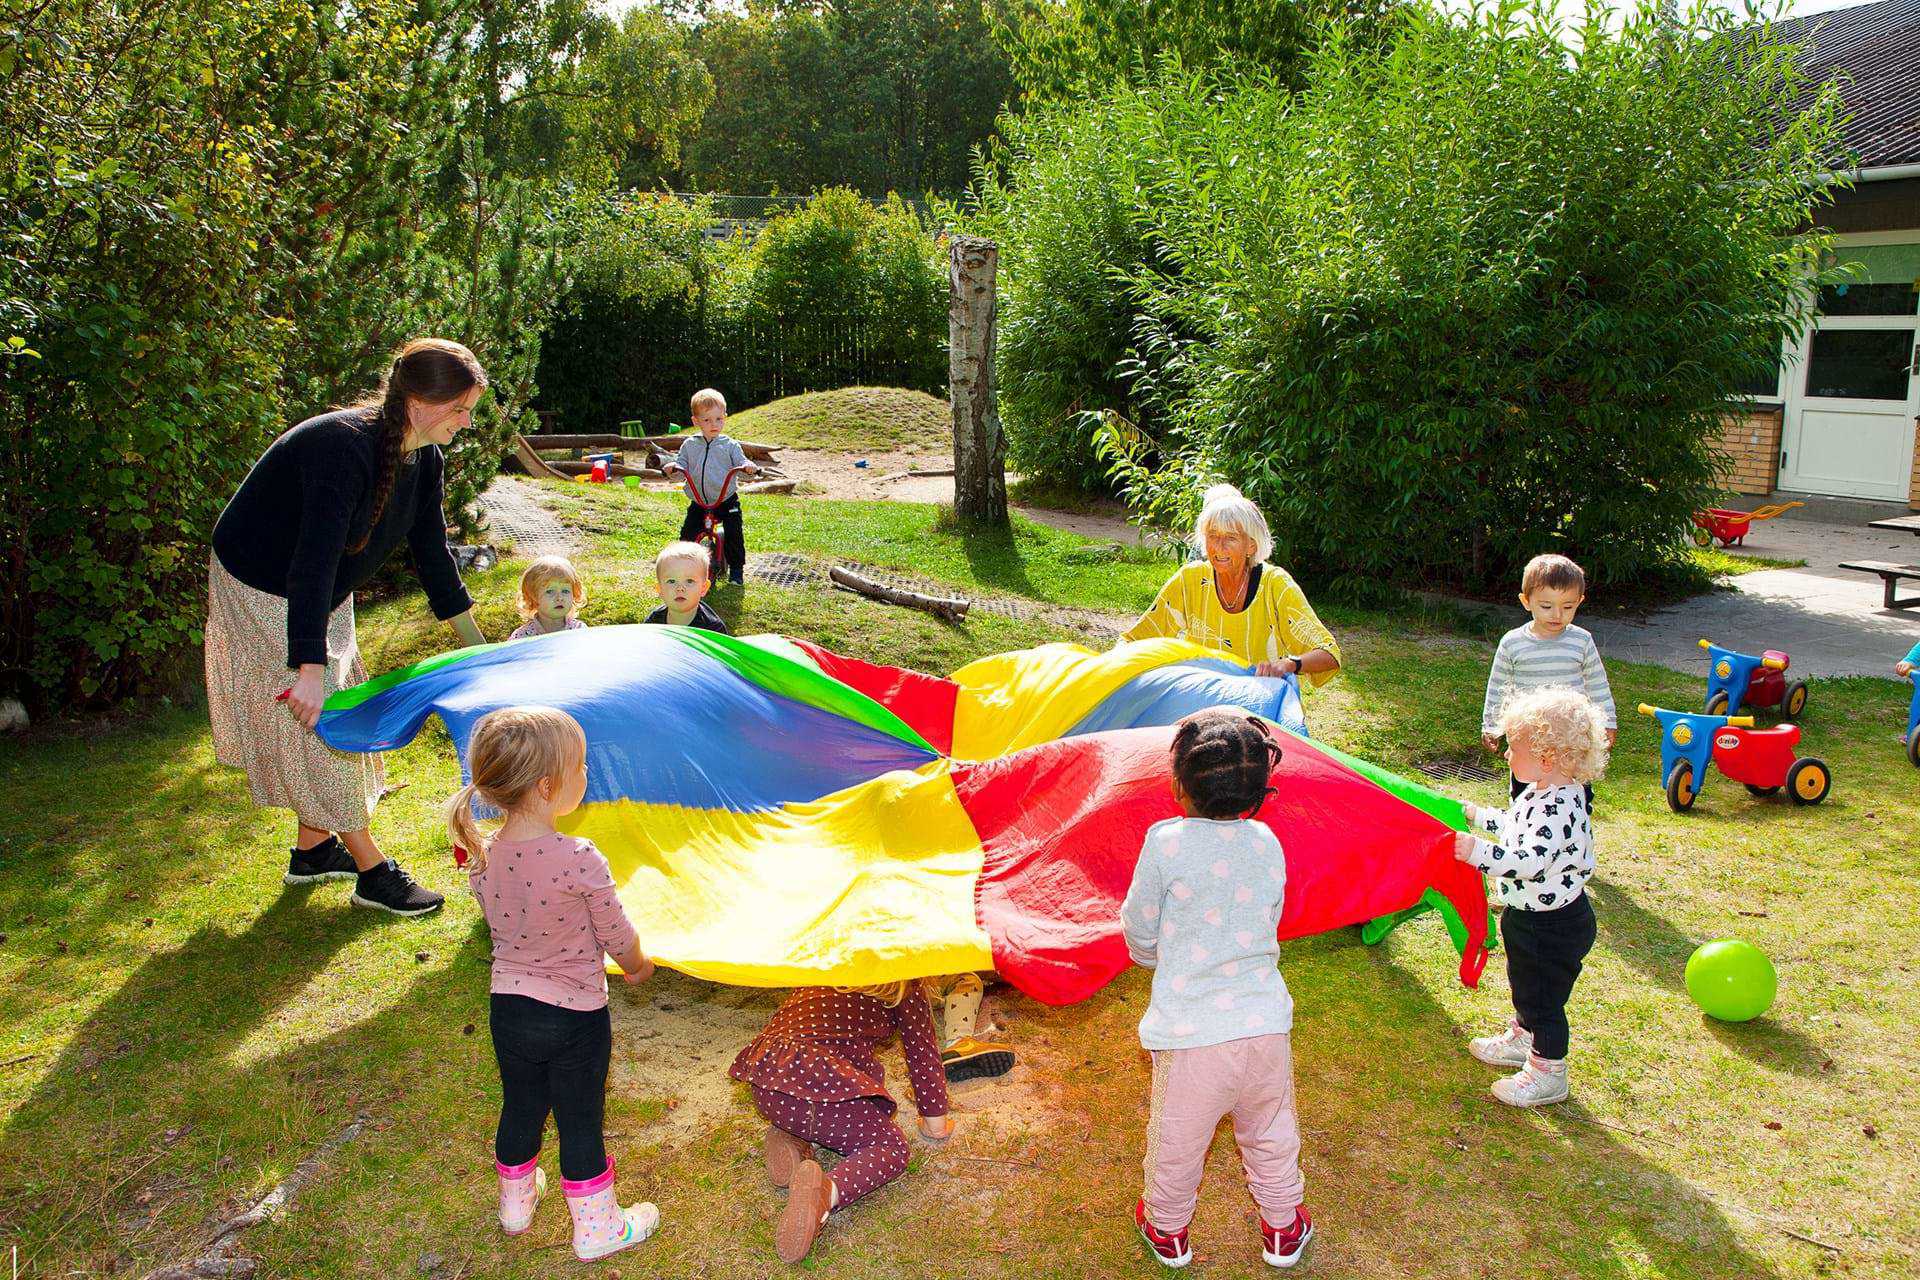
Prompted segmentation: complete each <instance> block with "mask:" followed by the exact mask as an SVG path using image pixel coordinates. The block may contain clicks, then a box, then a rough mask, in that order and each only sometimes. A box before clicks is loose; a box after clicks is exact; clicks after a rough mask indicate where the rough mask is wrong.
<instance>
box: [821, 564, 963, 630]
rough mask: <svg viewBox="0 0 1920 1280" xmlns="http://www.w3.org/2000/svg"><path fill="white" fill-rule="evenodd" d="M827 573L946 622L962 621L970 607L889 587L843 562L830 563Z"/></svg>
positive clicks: (845, 586) (951, 599) (875, 596)
mask: <svg viewBox="0 0 1920 1280" xmlns="http://www.w3.org/2000/svg"><path fill="white" fill-rule="evenodd" d="M827 576H828V577H829V578H831V579H832V580H833V583H834V585H835V586H838V587H841V588H843V589H844V590H847V591H851V592H853V593H854V594H856V595H863V596H866V597H868V598H869V599H872V600H879V601H883V602H884V603H886V604H897V605H899V606H901V607H902V608H905V609H918V610H920V611H921V612H922V613H931V614H933V615H934V616H935V617H937V618H940V619H942V620H944V621H946V622H965V621H966V619H967V610H969V609H971V608H972V607H973V601H971V600H961V599H957V598H954V597H949V596H926V595H921V594H920V593H919V592H918V591H905V590H902V589H901V588H899V587H889V586H887V585H886V584H885V583H883V582H875V581H874V580H873V579H872V578H869V577H866V576H865V575H863V574H858V573H855V572H854V571H853V570H851V569H849V568H847V567H845V566H844V565H834V566H833V567H832V568H831V569H829V570H827Z"/></svg>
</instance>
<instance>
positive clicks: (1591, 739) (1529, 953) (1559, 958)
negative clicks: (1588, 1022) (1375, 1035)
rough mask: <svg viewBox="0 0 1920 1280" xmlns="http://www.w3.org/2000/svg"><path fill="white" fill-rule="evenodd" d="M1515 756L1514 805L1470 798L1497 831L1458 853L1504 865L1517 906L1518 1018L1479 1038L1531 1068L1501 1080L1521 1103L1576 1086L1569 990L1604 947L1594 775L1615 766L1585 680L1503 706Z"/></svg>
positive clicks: (1478, 816)
mask: <svg viewBox="0 0 1920 1280" xmlns="http://www.w3.org/2000/svg"><path fill="white" fill-rule="evenodd" d="M1500 731H1501V732H1502V733H1504V734H1506V737H1507V763H1508V764H1509V765H1510V766H1511V767H1512V769H1513V776H1514V780H1515V781H1516V782H1517V783H1519V784H1521V785H1520V786H1519V789H1518V792H1517V794H1515V796H1514V797H1513V802H1512V804H1510V805H1509V806H1508V807H1507V809H1506V810H1505V811H1504V812H1503V811H1501V810H1498V809H1483V808H1481V807H1479V806H1478V805H1471V804H1470V805H1467V806H1466V810H1467V818H1468V820H1469V821H1470V822H1472V823H1473V824H1474V825H1475V826H1476V827H1479V828H1480V829H1481V830H1483V831H1484V832H1486V833H1487V834H1488V835H1493V836H1497V837H1498V839H1497V840H1486V839H1482V838H1480V837H1478V836H1475V835H1471V834H1469V833H1467V832H1464V831H1462V832H1460V833H1459V834H1458V835H1457V836H1456V837H1455V844H1454V856H1455V857H1456V858H1458V859H1460V861H1462V862H1466V863H1470V864H1472V865H1473V866H1475V867H1478V868H1479V869H1480V870H1482V871H1484V872H1486V873H1487V874H1488V875H1490V876H1492V877H1493V883H1494V889H1495V892H1496V893H1497V894H1498V896H1499V899H1500V901H1501V903H1502V904H1503V905H1504V906H1505V908H1506V909H1505V910H1504V911H1502V912H1501V913H1500V941H1501V944H1502V946H1503V948H1504V949H1505V951H1506V953H1507V982H1508V985H1510V986H1511V987H1512V988H1513V1018H1512V1019H1511V1021H1509V1022H1508V1024H1507V1028H1506V1030H1504V1031H1502V1032H1500V1033H1498V1034H1497V1035H1491V1036H1481V1037H1479V1038H1478V1039H1476V1040H1474V1041H1473V1042H1472V1043H1471V1044H1470V1045H1468V1049H1469V1051H1470V1052H1471V1053H1472V1054H1473V1056H1474V1057H1476V1058H1478V1059H1480V1061H1482V1062H1484V1063H1487V1064H1488V1065H1490V1066H1496V1067H1518V1068H1519V1070H1518V1071H1517V1072H1516V1073H1515V1074H1514V1075H1512V1076H1510V1077H1508V1078H1507V1079H1504V1080H1497V1081H1495V1082H1494V1085H1493V1096H1494V1097H1496V1098H1498V1099H1500V1101H1502V1102H1504V1103H1507V1104H1508V1105H1510V1106H1515V1107H1537V1106H1542V1105H1545V1104H1546V1103H1550V1102H1559V1101H1561V1100H1562V1099H1564V1098H1565V1097H1566V1096H1567V1036H1568V1029H1567V1000H1568V998H1569V997H1570V996H1571V995H1572V994H1573V984H1574V982H1575V981H1576V980H1577V979H1578V978H1579V977H1580V966H1581V963H1582V962H1583V961H1584V960H1585V959H1586V956H1587V952H1589V951H1591V950H1592V949H1593V941H1594V936H1595V925H1594V918H1593V904H1592V903H1591V902H1589V901H1588V900H1587V894H1586V884H1587V879H1588V877H1590V876H1591V875H1593V865H1594V861H1593V814H1592V810H1591V808H1590V802H1589V801H1588V799H1587V795H1588V787H1587V784H1589V783H1591V782H1592V781H1593V780H1594V779H1595V778H1597V777H1599V776H1600V774H1601V773H1602V772H1603V771H1604V770H1605V769H1606V767H1607V723H1606V719H1605V717H1604V716H1603V715H1602V714H1601V712H1600V709H1599V708H1597V707H1596V706H1594V704H1593V703H1592V702H1591V701H1590V700H1589V699H1588V698H1587V696H1586V695H1585V694H1584V693H1581V692H1580V691H1579V690H1577V689H1569V688H1563V687H1550V688H1544V689H1532V690H1529V691H1527V692H1525V693H1522V694H1520V695H1518V696H1517V697H1514V698H1513V699H1511V700H1510V701H1508V702H1507V704H1506V706H1505V708H1504V709H1503V710H1502V712H1501V715H1500Z"/></svg>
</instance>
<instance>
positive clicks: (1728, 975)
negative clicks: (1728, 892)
mask: <svg viewBox="0 0 1920 1280" xmlns="http://www.w3.org/2000/svg"><path fill="white" fill-rule="evenodd" d="M1779 989H1780V979H1779V976H1778V975H1777V974H1775V973H1774V971H1773V962H1772V961H1771V960H1769V959H1767V957H1766V954H1765V953H1764V952H1762V951H1761V950H1760V948H1758V947H1756V946H1754V945H1753V944H1752V943H1751V942H1742V941H1740V940H1739V939H1738V938H1717V939H1715V940H1714V941H1712V942H1706V943H1702V944H1701V945H1700V946H1699V947H1698V948H1696V949H1695V950H1694V953H1693V954H1692V955H1691V956H1689V957H1687V994H1688V995H1689V996H1691V997H1693V1002H1694V1003H1695V1004H1697V1005H1699V1006H1700V1010H1701V1012H1703V1013H1705V1014H1706V1015H1707V1016H1708V1017H1710V1018H1718V1019H1720V1021H1722V1022H1746V1021H1749V1020H1750V1019H1753V1018H1757V1017H1759V1016H1760V1015H1761V1014H1763V1013H1765V1012H1766V1011H1767V1009H1768V1008H1769V1007H1770V1006H1771V1005H1772V1004H1773V997H1774V995H1775V994H1776V993H1777V992H1778V991H1779Z"/></svg>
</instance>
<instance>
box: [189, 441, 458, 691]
mask: <svg viewBox="0 0 1920 1280" xmlns="http://www.w3.org/2000/svg"><path fill="white" fill-rule="evenodd" d="M378 447H379V432H378V424H377V420H376V419H375V418H374V416H373V414H371V413H370V412H369V411H367V410H364V409H342V410H338V411H336V412H334V413H324V414H321V415H320V416H319V417H317V418H308V419H307V420H306V421H305V422H302V423H301V424H300V425H298V426H296V427H294V428H293V429H292V430H291V431H288V432H287V433H286V434H285V435H283V436H281V437H280V438H279V439H278V440H275V441H274V442H273V443H272V444H271V445H269V446H267V451H266V452H265V453H263V454H261V455H260V460H259V461H258V462H256V463H254V464H253V470H251V471H249V472H248V473H247V478H246V479H245V480H243V481H241V482H240V489H239V491H238V492H236V493H235V494H234V495H233V498H232V499H231V500H230V501H229V502H228V503H227V509H226V510H225V511H223V512H221V513H220V519H219V522H218V523H216V524H215V525H214V527H213V550H214V554H215V555H217V556H219V557H220V563H221V564H223V565H225V566H226V570H227V572H228V573H231V574H232V575H233V576H234V577H236V578H238V579H239V580H240V581H241V582H244V583H246V584H247V585H248V586H250V587H252V588H253V589H254V590H255V591H264V592H266V593H268V594H269V595H276V596H284V597H285V598H286V601H287V665H288V666H289V667H297V666H300V665H301V664H302V663H307V662H315V663H325V662H326V660H327V615H328V614H330V613H332V612H333V611H334V610H335V609H336V608H338V607H339V606H340V602H341V601H343V600H345V599H346V598H347V597H348V596H349V595H351V594H353V592H355V591H357V590H359V589H360V588H361V587H363V586H365V585H366V583H367V582H368V580H369V579H371V578H372V577H373V576H374V574H375V573H377V572H379V570H380V566H381V565H382V564H384V563H385V562H386V559H387V557H388V556H389V555H391V554H392V553H393V549H394V548H395V547H397V546H399V545H400V544H401V543H402V542H405V543H407V544H408V548H409V550H410V551H411V552H412V556H413V566H414V572H415V573H416V574H418V575H419V578H420V585H421V586H422V587H424V588H425V589H426V592H427V603H428V604H429V605H430V606H431V607H432V609H433V616H434V617H436V618H439V619H441V620H442V621H444V620H446V619H448V618H453V617H457V616H459V615H460V614H462V613H465V612H466V611H467V610H468V609H471V608H472V607H473V599H472V597H470V596H468V595H467V589H466V588H465V587H464V586H462V585H461V583H460V571H459V570H458V569H457V568H455V567H454V563H453V553H452V552H451V551H449V550H448V549H447V529H446V515H445V513H444V511H443V509H442V503H443V501H444V495H445V483H444V481H445V476H444V466H445V463H444V460H443V459H442V457H441V454H440V448H439V446H438V445H426V446H424V447H422V448H420V449H417V450H415V451H414V452H413V454H411V455H410V457H409V458H408V459H407V460H406V461H403V462H402V463H401V464H400V467H399V469H398V470H397V471H396V472H395V473H394V478H393V492H392V493H390V494H389V495H388V496H387V505H386V509H385V510H383V511H382V512H381V513H380V523H379V524H378V525H377V526H375V528H374V530H373V534H372V536H371V537H369V538H368V539H367V545H366V546H364V547H362V548H360V550H358V551H356V552H352V553H349V552H348V551H347V547H348V546H349V545H350V544H351V543H353V542H355V541H357V540H358V538H359V535H360V533H361V532H362V531H363V530H365V529H366V527H367V523H368V521H369V520H370V519H371V517H372V515H373V489H374V483H375V481H376V480H377V479H378V477H379V474H380V461H379V453H378Z"/></svg>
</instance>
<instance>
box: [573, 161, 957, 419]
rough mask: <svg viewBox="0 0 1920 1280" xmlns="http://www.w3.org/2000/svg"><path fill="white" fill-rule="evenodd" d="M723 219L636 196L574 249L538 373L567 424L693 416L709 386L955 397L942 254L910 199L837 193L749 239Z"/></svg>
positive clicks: (755, 393) (749, 399)
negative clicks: (718, 236)
mask: <svg viewBox="0 0 1920 1280" xmlns="http://www.w3.org/2000/svg"><path fill="white" fill-rule="evenodd" d="M712 225H713V217H712V213H711V210H710V208H709V207H708V206H707V204H706V202H704V201H692V202H688V201H681V200H676V199H674V198H672V197H655V196H644V197H635V198H630V199H627V200H623V201H620V202H617V203H616V204H614V205H612V206H610V207H609V208H608V210H607V211H606V212H605V214H604V215H603V217H602V218H601V220H599V221H598V222H597V223H596V225H595V226H594V228H593V230H592V231H591V232H590V233H589V234H588V235H586V236H584V237H583V238H582V240H581V241H580V243H579V245H578V246H577V247H576V248H575V249H574V250H573V251H572V254H571V256H570V264H571V267H572V269H573V272H574V283H573V285H572V287H571V288H570V289H569V290H568V291H567V293H566V295H565V297H564V298H563V299H562V300H561V302H560V304H559V306H558V308H557V309H556V311H555V314H554V318H553V322H552V325H551V327H550V328H549V329H548V331H547V333H546V335H545V339H544V341H543V343H542V356H541V364H540V368H539V374H538V381H539V385H540V396H539V401H538V403H539V406H540V407H541V408H542V409H547V410H552V411H554V412H555V413H557V415H558V420H557V425H558V429H559V430H561V431H564V432H580V431H601V430H612V429H614V428H615V427H617V426H618V425H619V424H620V423H621V422H623V421H629V420H635V419H637V420H639V421H641V422H643V423H644V424H646V427H647V429H649V430H657V429H660V428H664V427H666V426H668V425H669V424H674V423H678V424H683V425H684V424H685V423H686V422H687V398H688V397H689V396H690V395H692V393H693V392H694V391H696V390H698V389H699V388H701V387H705V386H712V387H718V388H719V389H720V390H721V391H722V392H723V393H724V394H725V395H726V396H727V400H728V403H729V404H731V405H732V406H733V407H734V408H735V409H736V410H737V409H743V408H748V407H751V406H753V405H757V404H764V403H766V402H767V401H769V400H775V399H778V398H780V397H781V396H787V395H797V394H799V393H801V392H804V391H825V390H833V389H835V388H838V387H843V386H855V385H871V386H900V387H909V388H912V389H914V390H919V391H928V392H933V393H943V392H944V390H945V387H946V374H947V366H946V361H947V355H946V336H947V328H946V326H947V318H946V297H945V295H946V273H945V265H944V261H943V257H942V254H943V250H942V248H941V245H940V243H939V242H938V241H937V240H936V239H935V237H934V236H933V235H932V233H931V232H930V231H928V230H927V228H926V227H925V226H924V225H923V224H922V223H921V221H920V220H919V218H918V217H917V216H916V215H915V214H914V213H913V212H912V211H911V210H910V209H908V208H907V207H906V206H905V205H904V204H903V203H901V202H900V201H898V200H889V201H888V202H887V203H885V204H883V205H878V206H876V205H874V204H872V203H870V202H868V201H867V200H865V199H864V198H862V197H861V196H859V195H857V194H856V193H854V192H852V191H846V190H832V191H826V192H822V193H821V194H820V195H818V196H816V197H815V198H814V199H812V200H811V201H809V202H808V203H807V204H806V205H804V206H802V207H801V208H799V209H796V210H794V211H793V212H791V213H787V214H783V215H781V216H779V217H776V218H774V219H772V220H770V221H769V222H768V223H767V224H766V225H765V226H764V227H762V228H761V229H760V230H759V231H758V232H757V233H756V234H755V235H753V236H752V237H747V236H745V235H740V236H737V237H735V238H734V239H732V240H729V241H718V240H715V239H713V238H711V237H710V236H709V235H708V234H707V230H708V228H709V227H711V226H712ZM636 264H637V265H636Z"/></svg>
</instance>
